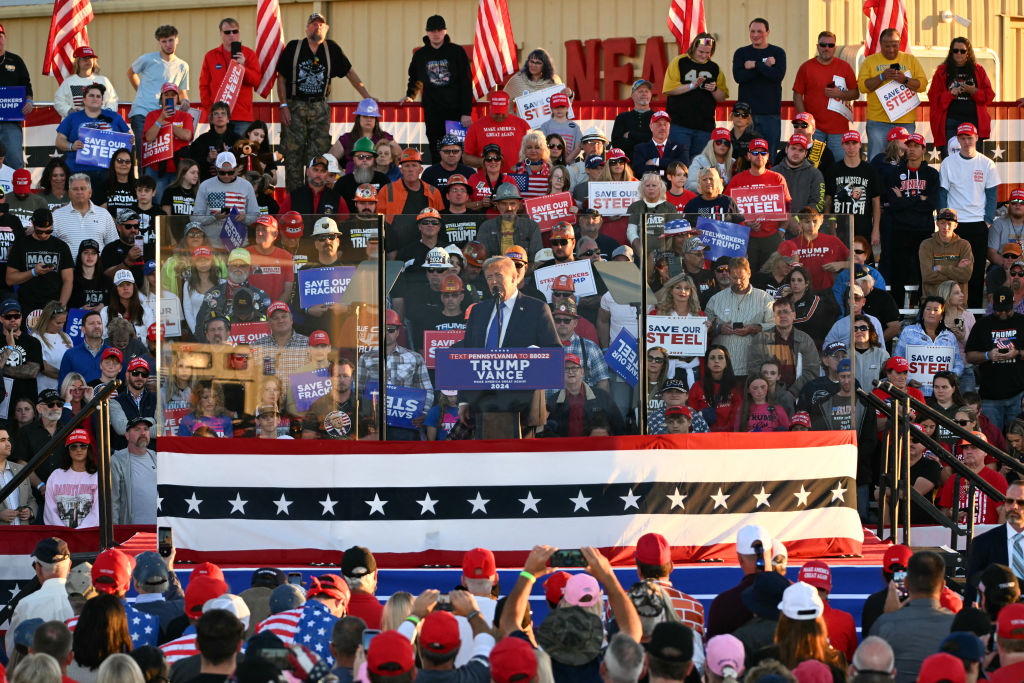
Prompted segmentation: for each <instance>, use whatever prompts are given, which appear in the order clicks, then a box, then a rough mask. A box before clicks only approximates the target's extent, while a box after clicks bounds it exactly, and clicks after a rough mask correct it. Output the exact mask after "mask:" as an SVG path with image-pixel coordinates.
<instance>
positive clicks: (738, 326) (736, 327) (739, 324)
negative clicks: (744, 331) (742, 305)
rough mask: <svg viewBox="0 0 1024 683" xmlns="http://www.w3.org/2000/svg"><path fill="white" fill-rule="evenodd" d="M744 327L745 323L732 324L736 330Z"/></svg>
mask: <svg viewBox="0 0 1024 683" xmlns="http://www.w3.org/2000/svg"><path fill="white" fill-rule="evenodd" d="M742 327H743V323H733V324H732V329H734V330H738V329H741V328H742Z"/></svg>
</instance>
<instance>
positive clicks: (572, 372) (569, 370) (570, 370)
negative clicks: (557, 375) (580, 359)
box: [565, 365, 583, 375]
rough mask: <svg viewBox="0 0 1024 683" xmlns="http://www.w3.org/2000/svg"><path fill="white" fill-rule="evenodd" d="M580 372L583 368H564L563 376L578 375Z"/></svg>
mask: <svg viewBox="0 0 1024 683" xmlns="http://www.w3.org/2000/svg"><path fill="white" fill-rule="evenodd" d="M581 372H583V368H581V367H579V366H578V365H577V366H576V367H573V368H566V369H565V374H567V375H578V374H579V373H581Z"/></svg>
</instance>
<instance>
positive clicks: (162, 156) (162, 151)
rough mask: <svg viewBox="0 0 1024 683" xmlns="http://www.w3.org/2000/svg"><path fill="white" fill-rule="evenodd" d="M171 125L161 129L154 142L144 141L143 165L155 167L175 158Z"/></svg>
mask: <svg viewBox="0 0 1024 683" xmlns="http://www.w3.org/2000/svg"><path fill="white" fill-rule="evenodd" d="M171 128H172V126H171V124H167V125H165V126H162V127H161V128H160V132H159V133H158V134H157V136H156V139H155V140H153V141H152V142H150V141H148V140H143V141H142V165H143V166H153V165H154V164H158V163H160V162H161V161H167V160H169V159H170V158H171V157H173V156H174V149H173V148H172V145H171V137H172V133H171Z"/></svg>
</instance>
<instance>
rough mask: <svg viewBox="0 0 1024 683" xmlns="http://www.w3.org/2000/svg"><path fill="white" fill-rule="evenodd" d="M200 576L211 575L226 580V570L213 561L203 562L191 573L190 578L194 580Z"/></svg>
mask: <svg viewBox="0 0 1024 683" xmlns="http://www.w3.org/2000/svg"><path fill="white" fill-rule="evenodd" d="M200 576H210V577H213V578H215V579H220V580H221V581H224V571H223V570H222V569H221V568H220V567H218V566H217V565H215V564H214V563H213V562H202V563H200V564H197V565H196V566H195V567H194V568H193V569H192V573H191V574H189V577H188V580H189V581H190V582H191V581H194V580H196V579H197V578H199V577H200Z"/></svg>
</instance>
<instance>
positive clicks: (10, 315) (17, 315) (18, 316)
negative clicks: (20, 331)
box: [4, 313, 21, 320]
mask: <svg viewBox="0 0 1024 683" xmlns="http://www.w3.org/2000/svg"><path fill="white" fill-rule="evenodd" d="M4 320H21V313H8V314H7V315H5V316H4Z"/></svg>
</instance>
